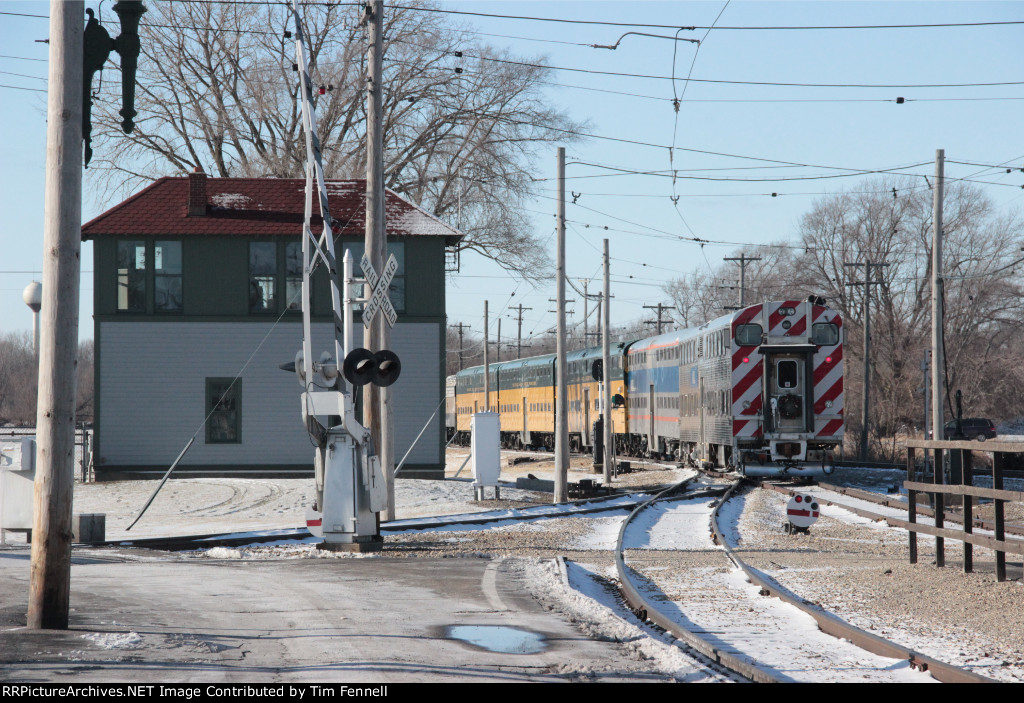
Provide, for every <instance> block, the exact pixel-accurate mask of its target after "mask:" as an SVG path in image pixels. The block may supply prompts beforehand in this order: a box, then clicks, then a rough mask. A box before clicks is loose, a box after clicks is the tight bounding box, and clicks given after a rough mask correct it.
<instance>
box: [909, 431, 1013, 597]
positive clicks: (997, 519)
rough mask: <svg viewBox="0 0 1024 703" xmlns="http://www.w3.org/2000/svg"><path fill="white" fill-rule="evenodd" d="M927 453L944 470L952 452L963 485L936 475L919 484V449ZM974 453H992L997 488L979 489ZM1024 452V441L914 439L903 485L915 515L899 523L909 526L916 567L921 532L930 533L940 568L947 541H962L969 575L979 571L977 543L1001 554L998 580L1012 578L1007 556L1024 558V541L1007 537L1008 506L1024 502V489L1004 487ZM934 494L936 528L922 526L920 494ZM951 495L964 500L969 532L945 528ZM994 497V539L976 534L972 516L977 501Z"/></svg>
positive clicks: (994, 486)
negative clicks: (1014, 457)
mask: <svg viewBox="0 0 1024 703" xmlns="http://www.w3.org/2000/svg"><path fill="white" fill-rule="evenodd" d="M918 449H923V450H924V451H925V454H926V455H927V453H928V452H929V451H930V452H932V457H933V460H934V464H933V465H934V466H936V467H939V466H943V465H944V464H943V458H944V457H943V455H944V453H947V452H948V453H950V455H951V458H959V466H960V467H963V470H961V471H960V472H959V477H960V482H959V483H951V484H947V483H944V481H945V472H944V471H936V472H935V474H934V482H933V483H925V482H923V481H915V480H914V479H915V478H916V470H917V465H916V450H918ZM974 452H984V453H986V454H991V455H992V488H982V487H980V486H973V485H971V483H970V482H972V481H973V472H972V471H971V469H970V467H971V466H972V460H973V454H974ZM1017 453H1024V442H985V443H984V444H980V443H978V442H968V441H963V440H957V441H951V440H936V439H932V440H925V439H919V440H910V441H908V442H907V480H906V481H905V482H904V483H903V486H904V488H906V489H907V500H908V503H909V511H908V515H907V521H906V522H905V523H904V522H903V521H893V520H890V521H889V522H890V523H891V524H892V523H902V524H899V526H900V527H903V528H905V529H906V530H907V531H908V534H909V541H910V563H911V564H916V563H917V535H918V533H924V534H929V535H932V536H934V537H935V564H936V566H940V567H941V566H945V565H946V546H945V544H946V543H945V541H946V539H953V540H958V541H960V542H963V543H964V561H963V569H964V573H970V572H972V571H973V570H974V545H977V546H979V547H985V548H987V549H991V550H993V551H994V552H995V555H996V580H997V581H1005V580H1006V553H1007V552H1010V553H1012V554H1021V555H1024V540H1007V539H1006V517H1005V506H1006V503H1024V493H1022V492H1020V491H1007V490H1004V489H1003V478H1004V474H1005V472H1006V467H1007V464H1008V459H1009V455H1010V454H1017ZM918 493H928V494H930V495H931V496H932V497H933V498H932V502H933V505H934V506H935V525H934V526H930V525H921V524H918V522H917V494H918ZM946 496H958V497H960V498H961V499H962V500H963V514H964V516H965V519H964V521H963V530H962V531H961V530H950V529H948V528H946V527H945V522H944V518H945V515H944V502H945V498H946ZM975 498H989V499H991V500H992V501H993V503H994V513H995V515H994V523H995V524H994V526H993V527H994V529H993V532H994V533H995V536H994V537H989V536H988V535H976V534H974V521H973V520H971V519H968V518H967V516H970V515H972V514H973V507H974V499H975Z"/></svg>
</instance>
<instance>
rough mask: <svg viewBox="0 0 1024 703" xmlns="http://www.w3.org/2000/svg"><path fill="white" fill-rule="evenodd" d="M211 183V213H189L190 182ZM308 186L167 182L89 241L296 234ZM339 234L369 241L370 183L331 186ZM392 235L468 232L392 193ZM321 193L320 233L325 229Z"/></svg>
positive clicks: (294, 182) (90, 228) (115, 212)
mask: <svg viewBox="0 0 1024 703" xmlns="http://www.w3.org/2000/svg"><path fill="white" fill-rule="evenodd" d="M197 176H199V177H200V178H201V179H203V180H205V183H206V214H205V215H192V216H190V215H189V214H188V211H189V208H188V205H189V203H188V199H189V179H190V178H196V177H197ZM305 189H306V181H305V180H304V179H299V178H209V177H206V176H205V175H203V174H191V176H184V177H175V178H172V177H166V178H161V179H159V180H157V181H155V182H154V183H152V184H151V185H149V186H147V187H146V188H144V189H143V190H141V191H139V192H138V193H136V194H135V195H133V196H131V197H130V198H128V199H127V200H125V201H124V202H122V203H121V204H119V205H115V206H114V207H112V208H111V209H109V210H107V211H106V212H104V213H103V214H102V215H99V216H98V217H96V218H95V219H93V220H91V221H90V222H87V223H86V224H84V225H83V226H82V239H83V240H88V239H93V238H94V237H99V236H168V237H178V236H250V237H251V236H290V237H298V236H299V235H300V234H301V232H302V222H303V213H304V209H305V197H306V196H305ZM327 198H328V205H329V207H330V211H331V217H332V218H334V223H335V224H334V234H335V236H341V235H348V236H359V237H362V236H363V234H364V231H365V230H364V227H365V224H364V222H365V214H366V180H365V179H359V180H344V181H341V180H336V181H328V182H327ZM385 204H386V211H385V217H386V220H387V232H388V235H389V236H432V237H445V238H446V243H449V244H451V243H455V242H456V241H458V240H459V239H461V238H462V234H461V233H460V232H459V231H458V230H456V229H455V228H454V227H450V226H449V225H447V224H445V223H444V222H442V221H441V220H439V219H437V218H436V217H434V216H433V215H431V214H429V213H427V212H426V211H425V210H423V209H421V208H419V207H417V206H416V205H413V204H412V203H410V202H409V201H407V200H405V199H404V198H402V197H401V196H399V195H398V194H397V193H395V192H393V191H391V190H388V191H387V192H386V196H385ZM319 210H320V205H319V198H318V195H317V194H316V193H315V192H314V194H313V212H314V213H316V214H314V215H313V218H312V222H313V232H314V233H318V232H320V230H321V226H322V221H321V219H320V215H319Z"/></svg>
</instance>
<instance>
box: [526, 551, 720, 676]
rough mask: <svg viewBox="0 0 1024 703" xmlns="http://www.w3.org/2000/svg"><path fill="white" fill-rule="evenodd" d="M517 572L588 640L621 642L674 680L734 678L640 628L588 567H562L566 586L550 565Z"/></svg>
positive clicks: (611, 589) (645, 627)
mask: <svg viewBox="0 0 1024 703" xmlns="http://www.w3.org/2000/svg"><path fill="white" fill-rule="evenodd" d="M518 566H519V568H520V569H522V573H523V575H524V577H525V579H526V583H527V586H528V588H529V589H530V590H531V592H532V593H533V594H534V595H535V596H536V597H537V598H538V599H539V600H541V602H544V603H546V604H548V605H549V606H550V607H556V608H557V609H558V610H560V611H561V612H563V613H565V614H566V615H567V616H569V617H570V618H571V619H572V620H573V622H575V623H576V625H577V626H579V627H580V628H581V629H582V630H583V631H584V632H586V633H587V634H588V635H589V636H591V637H595V638H599V639H604V640H613V641H616V642H620V643H622V644H623V645H624V646H625V647H626V648H627V649H628V650H630V651H632V652H633V653H634V654H635V656H637V657H640V658H644V659H647V660H650V661H651V662H653V663H654V664H655V666H656V668H657V669H658V670H659V671H660V672H662V673H663V674H665V675H666V677H669V678H671V679H672V680H675V681H685V682H690V683H694V682H727V681H731V680H735V679H733V678H730V677H728V676H726V675H723V674H720V673H716V672H714V671H711V670H709V669H707V668H706V667H705V666H703V665H702V664H699V663H697V661H696V660H695V659H694V658H693V657H691V656H690V655H688V654H687V653H686V652H685V651H684V650H683V649H682V648H681V647H680V645H679V644H677V643H670V642H667V641H665V638H666V635H665V634H664V633H662V632H658V631H657V630H655V629H654V628H651V627H650V626H648V625H641V624H639V623H638V621H637V620H636V618H635V617H633V616H632V614H631V613H629V611H628V610H626V608H625V607H624V606H623V605H622V602H621V599H620V598H619V596H618V593H617V592H616V590H615V588H614V586H613V585H611V583H610V581H609V580H608V579H607V578H604V577H602V575H600V574H599V573H597V572H596V571H595V567H594V566H592V565H588V564H577V563H570V564H567V565H566V567H567V577H568V579H567V580H568V583H566V581H565V580H563V579H562V577H561V574H560V573H559V571H558V567H557V565H556V564H555V563H553V562H551V561H539V560H531V561H521V562H519V565H518Z"/></svg>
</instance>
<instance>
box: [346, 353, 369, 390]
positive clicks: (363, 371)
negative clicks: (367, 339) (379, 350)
mask: <svg viewBox="0 0 1024 703" xmlns="http://www.w3.org/2000/svg"><path fill="white" fill-rule="evenodd" d="M341 372H342V373H343V374H344V375H345V380H346V381H348V382H349V383H351V384H352V385H353V386H365V385H366V384H367V383H369V382H370V381H372V380H373V378H374V376H376V375H377V361H376V359H375V358H374V356H373V352H372V351H370V350H369V349H363V348H362V347H357V348H356V349H353V350H352V351H350V352H349V353H348V356H346V357H345V363H344V364H343V365H342V367H341Z"/></svg>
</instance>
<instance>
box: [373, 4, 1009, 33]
mask: <svg viewBox="0 0 1024 703" xmlns="http://www.w3.org/2000/svg"><path fill="white" fill-rule="evenodd" d="M391 7H393V8H395V9H401V10H414V11H417V12H436V13H442V14H451V15H467V16H470V17H490V18H495V19H506V20H528V21H532V22H558V23H564V24H586V25H602V26H609V27H642V28H647V29H681V27H680V26H679V25H675V24H642V23H639V22H610V21H605V20H576V19H564V18H559V17H538V16H529V15H499V14H492V13H487V12H469V11H465V10H443V9H440V8H430V7H410V6H407V5H392V6H391ZM1016 24H1024V20H1009V21H1000V22H947V23H935V24H863V25H817V26H798V25H791V26H760V27H758V26H747V27H715V29H721V30H729V31H750V30H759V31H790V30H826V29H830V30H864V29H936V28H949V27H988V26H1002V25H1016ZM683 29H711V27H705V26H700V25H697V26H693V27H685V28H683Z"/></svg>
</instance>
